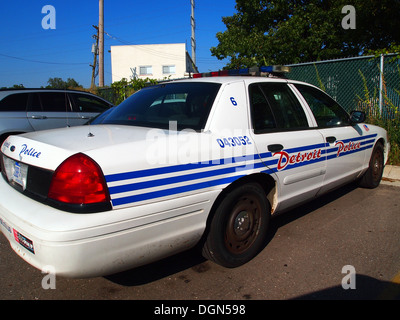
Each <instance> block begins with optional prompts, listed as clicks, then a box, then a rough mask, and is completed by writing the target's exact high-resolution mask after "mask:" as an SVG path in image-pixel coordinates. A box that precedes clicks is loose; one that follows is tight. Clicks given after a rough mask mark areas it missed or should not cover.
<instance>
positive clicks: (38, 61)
mask: <svg viewBox="0 0 400 320" xmlns="http://www.w3.org/2000/svg"><path fill="white" fill-rule="evenodd" d="M0 56H2V57H6V58H10V59H15V60H22V61H27V62H34V63H42V64H56V65H83V64H87V63H86V62H49V61H40V60H32V59H26V58H20V57H15V56H10V55H8V54H3V53H0Z"/></svg>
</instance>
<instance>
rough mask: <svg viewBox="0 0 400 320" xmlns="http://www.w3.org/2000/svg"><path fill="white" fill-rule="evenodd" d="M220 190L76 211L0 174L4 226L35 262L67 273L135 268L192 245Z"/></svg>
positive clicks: (90, 274)
mask: <svg viewBox="0 0 400 320" xmlns="http://www.w3.org/2000/svg"><path fill="white" fill-rule="evenodd" d="M216 196H217V192H215V191H214V192H206V193H201V194H197V195H192V196H188V197H183V198H178V199H173V200H168V201H163V202H162V203H158V204H148V205H143V206H138V207H134V208H126V209H119V210H113V211H109V212H100V213H94V214H73V213H67V212H63V211H59V210H57V209H55V208H52V207H49V206H47V205H44V204H42V203H40V202H37V201H35V200H32V199H30V198H28V197H26V196H24V195H23V194H21V193H19V192H18V191H16V190H15V189H13V188H12V187H11V186H9V185H8V184H7V183H6V182H5V181H4V179H3V178H2V177H0V230H1V232H2V233H3V234H4V235H5V237H6V238H7V239H8V241H9V242H10V245H11V247H12V248H13V250H14V251H15V252H16V253H17V254H18V255H19V256H20V257H21V258H23V259H24V260H25V261H27V262H28V263H30V264H31V265H33V266H34V267H36V268H38V269H40V270H43V269H44V267H47V266H51V267H52V268H53V269H54V270H55V272H56V274H57V275H60V276H65V277H75V278H84V277H95V276H104V275H107V274H112V273H116V272H119V271H123V270H127V269H130V268H134V267H137V266H140V265H144V264H147V263H150V262H152V261H155V260H158V259H162V258H164V257H167V256H169V255H172V254H174V253H178V252H180V251H183V250H186V249H189V248H190V247H193V246H194V245H195V244H196V243H197V242H198V240H199V239H200V237H201V235H202V233H203V231H204V229H205V224H206V219H207V214H208V212H209V209H210V206H211V204H212V202H213V201H210V199H212V198H213V197H216Z"/></svg>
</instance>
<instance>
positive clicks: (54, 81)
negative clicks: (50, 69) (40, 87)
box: [46, 77, 82, 89]
mask: <svg viewBox="0 0 400 320" xmlns="http://www.w3.org/2000/svg"><path fill="white" fill-rule="evenodd" d="M46 88H47V89H73V88H82V86H81V85H80V84H79V83H78V82H76V81H75V79H72V78H68V79H67V81H64V80H63V79H61V78H57V77H56V78H49V80H48V81H47V86H46Z"/></svg>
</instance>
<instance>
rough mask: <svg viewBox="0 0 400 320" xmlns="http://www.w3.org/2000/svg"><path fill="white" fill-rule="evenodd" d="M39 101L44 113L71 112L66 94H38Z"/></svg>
mask: <svg viewBox="0 0 400 320" xmlns="http://www.w3.org/2000/svg"><path fill="white" fill-rule="evenodd" d="M40 100H41V101H42V107H43V111H45V112H56V111H58V112H62V111H63V112H68V111H71V108H70V105H69V101H68V97H67V94H66V93H64V92H40Z"/></svg>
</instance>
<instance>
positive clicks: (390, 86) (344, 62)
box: [288, 54, 400, 119]
mask: <svg viewBox="0 0 400 320" xmlns="http://www.w3.org/2000/svg"><path fill="white" fill-rule="evenodd" d="M399 63H400V59H398V58H397V57H396V55H394V54H388V55H382V56H380V57H375V56H364V57H356V58H346V59H337V60H328V61H318V62H311V63H301V64H294V65H290V67H291V71H290V73H289V74H288V78H289V79H292V80H299V81H304V82H308V83H311V84H313V85H315V86H317V87H319V88H321V89H322V90H324V91H325V92H326V93H328V94H329V95H330V96H332V97H333V98H334V99H335V100H336V101H337V102H338V103H339V104H340V105H342V106H343V107H344V108H345V109H346V110H347V111H352V110H364V111H366V112H367V113H368V114H369V115H370V116H376V115H377V114H379V115H380V116H382V117H383V118H386V119H387V118H389V119H390V118H392V117H394V115H395V113H396V111H398V109H399V106H400V64H399ZM382 70H383V73H382V72H381V71H382Z"/></svg>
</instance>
